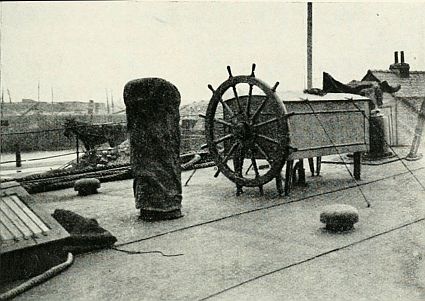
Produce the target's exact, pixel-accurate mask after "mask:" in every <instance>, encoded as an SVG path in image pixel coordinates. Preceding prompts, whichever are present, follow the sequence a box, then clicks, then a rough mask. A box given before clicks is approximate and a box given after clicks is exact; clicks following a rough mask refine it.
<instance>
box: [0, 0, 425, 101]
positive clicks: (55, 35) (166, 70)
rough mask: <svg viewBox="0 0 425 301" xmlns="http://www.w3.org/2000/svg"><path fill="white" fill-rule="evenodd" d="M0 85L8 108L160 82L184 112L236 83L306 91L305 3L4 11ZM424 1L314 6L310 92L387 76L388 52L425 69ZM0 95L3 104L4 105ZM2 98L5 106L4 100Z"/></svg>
mask: <svg viewBox="0 0 425 301" xmlns="http://www.w3.org/2000/svg"><path fill="white" fill-rule="evenodd" d="M0 5H1V28H0V30H1V47H0V51H1V70H0V71H1V85H2V89H3V90H4V91H5V94H6V91H7V89H9V91H10V94H11V97H12V101H14V102H17V101H20V100H21V99H22V98H32V99H37V98H38V83H40V100H41V101H51V99H52V93H51V91H52V89H53V95H54V100H55V101H71V100H80V101H88V100H89V99H93V100H95V101H100V102H106V93H108V94H109V97H110V95H111V94H112V95H113V97H114V101H115V104H116V105H118V104H121V105H122V106H123V103H122V92H123V88H124V85H125V84H126V83H127V82H128V81H130V80H132V79H136V78H144V77H161V78H164V79H166V80H168V81H170V82H171V83H173V84H174V85H176V87H177V88H178V89H179V91H180V94H181V97H182V104H187V103H190V102H193V101H198V100H205V99H209V98H210V97H211V92H210V91H209V90H208V88H207V85H208V84H212V85H213V86H214V87H217V86H218V85H220V84H221V83H222V82H223V81H224V80H226V79H227V77H228V74H227V71H226V66H227V65H230V66H231V67H232V70H233V74H234V75H239V74H249V73H250V71H251V64H252V63H256V64H257V69H256V76H257V77H258V78H260V79H262V80H263V81H265V82H266V83H268V84H269V85H270V86H272V85H273V84H274V83H275V82H276V81H279V82H280V89H284V90H292V91H293V90H300V91H301V90H303V89H304V88H305V87H306V23H307V17H306V11H307V4H306V3H304V2H291V3H288V2H269V1H262V2H230V1H224V2H223V1H222V2H210V1H202V2H180V1H175V2H143V1H138V2H136V1H108V2H100V1H95V2H75V1H74V2H2V3H0ZM424 11H425V3H424V2H420V3H413V2H404V3H370V2H364V3H314V4H313V85H314V86H315V87H319V88H320V87H321V85H322V72H324V71H325V72H328V73H330V74H331V75H333V76H334V77H335V78H336V79H337V80H340V81H342V82H349V81H351V80H352V79H357V80H360V79H361V78H362V77H363V76H364V75H365V74H366V72H367V70H369V69H384V70H386V69H388V67H389V65H390V64H391V63H393V60H394V58H393V57H394V51H401V50H403V51H404V52H405V58H406V62H407V63H409V64H410V68H411V70H425V21H424V19H425V18H423V12H424ZM5 97H6V96H5ZM6 101H8V97H6Z"/></svg>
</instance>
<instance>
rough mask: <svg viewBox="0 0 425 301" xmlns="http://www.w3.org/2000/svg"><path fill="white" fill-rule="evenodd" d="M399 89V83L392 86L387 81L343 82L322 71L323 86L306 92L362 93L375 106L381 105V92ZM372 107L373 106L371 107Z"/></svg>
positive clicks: (392, 91)
mask: <svg viewBox="0 0 425 301" xmlns="http://www.w3.org/2000/svg"><path fill="white" fill-rule="evenodd" d="M398 90H400V85H398V86H396V87H392V86H390V85H389V84H388V82H386V81H383V82H379V83H378V82H372V81H354V80H353V81H351V82H349V83H348V84H343V83H341V82H339V81H337V80H336V79H334V78H333V77H332V76H331V75H330V74H329V73H326V72H323V88H322V89H317V88H313V89H308V90H305V92H306V93H309V94H315V95H322V96H323V95H325V94H326V93H350V94H356V95H362V96H365V97H368V98H370V99H371V100H372V102H373V104H374V106H375V107H380V106H382V104H383V103H382V100H383V96H382V95H383V92H387V93H394V92H397V91H398ZM372 109H374V107H372Z"/></svg>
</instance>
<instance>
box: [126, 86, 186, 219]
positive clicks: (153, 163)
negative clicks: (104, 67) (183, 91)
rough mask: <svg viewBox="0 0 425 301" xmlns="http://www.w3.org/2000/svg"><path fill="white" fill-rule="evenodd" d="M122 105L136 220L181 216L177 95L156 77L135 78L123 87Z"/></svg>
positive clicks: (178, 95) (174, 90)
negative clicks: (138, 215)
mask: <svg viewBox="0 0 425 301" xmlns="http://www.w3.org/2000/svg"><path fill="white" fill-rule="evenodd" d="M124 102H125V105H126V112H127V128H128V131H129V134H130V148H131V164H132V169H133V173H134V183H133V189H134V196H135V201H136V208H138V209H140V217H141V218H142V219H145V220H161V219H171V218H178V217H181V216H182V214H181V202H182V186H181V169H180V162H179V157H180V128H179V120H180V114H179V105H180V93H179V91H178V90H177V88H176V87H175V86H174V85H173V84H171V83H169V82H167V81H166V80H163V79H160V78H144V79H136V80H133V81H130V82H128V83H127V84H126V85H125V87H124Z"/></svg>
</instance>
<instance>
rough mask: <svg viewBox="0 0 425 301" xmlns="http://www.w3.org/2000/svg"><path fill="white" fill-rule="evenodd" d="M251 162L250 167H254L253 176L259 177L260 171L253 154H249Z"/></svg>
mask: <svg viewBox="0 0 425 301" xmlns="http://www.w3.org/2000/svg"><path fill="white" fill-rule="evenodd" d="M251 163H252V167H253V168H254V172H255V178H259V177H260V173H259V171H258V166H257V161H255V158H254V154H252V155H251Z"/></svg>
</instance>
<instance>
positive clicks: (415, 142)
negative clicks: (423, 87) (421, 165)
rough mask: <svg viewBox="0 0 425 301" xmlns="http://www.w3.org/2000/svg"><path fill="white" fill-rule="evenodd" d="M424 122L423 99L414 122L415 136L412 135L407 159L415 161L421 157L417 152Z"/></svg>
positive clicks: (424, 109)
mask: <svg viewBox="0 0 425 301" xmlns="http://www.w3.org/2000/svg"><path fill="white" fill-rule="evenodd" d="M424 124H425V101H423V102H422V105H421V109H420V111H419V115H418V122H417V124H416V129H415V136H414V137H413V141H412V146H411V148H410V152H409V154H408V155H407V156H406V160H408V161H416V160H419V159H421V158H422V154H418V149H419V145H420V144H421V137H422V131H423V128H424Z"/></svg>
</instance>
